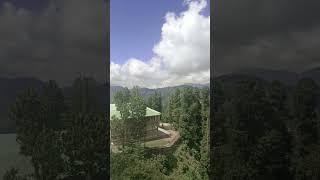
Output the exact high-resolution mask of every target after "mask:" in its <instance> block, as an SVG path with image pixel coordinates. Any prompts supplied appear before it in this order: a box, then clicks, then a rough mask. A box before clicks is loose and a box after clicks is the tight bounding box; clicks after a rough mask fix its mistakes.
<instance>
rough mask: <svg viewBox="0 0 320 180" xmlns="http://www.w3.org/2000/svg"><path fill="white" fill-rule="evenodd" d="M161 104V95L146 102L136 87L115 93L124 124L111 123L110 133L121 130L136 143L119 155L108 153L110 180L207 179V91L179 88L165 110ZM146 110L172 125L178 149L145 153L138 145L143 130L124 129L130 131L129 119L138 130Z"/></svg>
mask: <svg viewBox="0 0 320 180" xmlns="http://www.w3.org/2000/svg"><path fill="white" fill-rule="evenodd" d="M161 101H162V98H161V93H160V92H157V91H156V92H154V94H152V95H150V96H149V97H148V98H147V99H146V100H145V98H143V96H141V94H140V90H139V88H137V87H135V88H133V89H132V90H129V89H126V88H125V89H123V90H121V91H118V92H116V93H115V95H114V98H113V102H114V103H115V104H116V106H117V109H118V110H119V111H120V113H121V119H122V120H123V121H118V120H116V119H112V120H111V127H110V128H111V133H112V132H114V131H119V130H120V131H121V130H122V131H123V132H129V133H124V135H127V136H130V137H136V138H137V139H136V140H135V141H130V142H127V143H126V144H124V145H123V148H122V151H121V152H117V153H113V152H112V153H111V164H110V168H111V178H112V179H119V180H121V179H190V180H191V179H192V180H197V179H199V180H202V179H208V168H209V167H208V164H209V159H208V152H209V151H208V150H209V145H208V121H209V88H207V87H204V88H196V87H184V88H182V89H179V88H178V89H176V90H175V91H174V93H171V94H170V96H169V100H168V101H169V102H168V105H167V106H162V103H161ZM146 106H148V107H151V108H153V109H155V110H157V111H160V112H162V120H161V122H167V123H172V124H173V125H174V128H175V129H176V130H178V131H179V132H180V134H181V142H180V143H179V144H178V145H177V146H175V147H174V148H172V149H167V150H165V151H163V150H162V151H160V150H159V151H157V150H154V149H153V150H151V149H148V148H146V147H144V146H142V145H141V141H143V140H142V139H140V137H142V136H141V129H142V128H136V129H132V128H130V129H127V127H132V126H128V125H127V124H129V121H128V120H127V119H128V117H129V116H131V117H134V118H133V119H134V123H136V126H137V127H141V121H140V120H141V119H143V118H142V117H144V113H145V108H146ZM137 112H139V113H137ZM130 122H131V123H132V120H131V121H130Z"/></svg>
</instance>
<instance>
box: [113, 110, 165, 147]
mask: <svg viewBox="0 0 320 180" xmlns="http://www.w3.org/2000/svg"><path fill="white" fill-rule="evenodd" d="M145 120H146V121H145V122H146V126H145V127H146V129H145V137H144V138H145V140H149V139H153V138H157V137H158V136H159V134H158V126H159V122H160V116H150V117H146V119H145ZM111 141H113V142H114V143H117V142H118V143H119V142H121V137H120V136H119V135H118V136H115V135H113V134H111Z"/></svg>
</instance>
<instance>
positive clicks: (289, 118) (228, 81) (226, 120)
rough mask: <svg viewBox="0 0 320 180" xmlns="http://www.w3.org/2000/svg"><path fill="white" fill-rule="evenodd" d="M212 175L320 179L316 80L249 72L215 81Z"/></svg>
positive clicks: (319, 127)
mask: <svg viewBox="0 0 320 180" xmlns="http://www.w3.org/2000/svg"><path fill="white" fill-rule="evenodd" d="M214 85H215V89H214V92H215V93H214V107H213V109H212V110H213V111H214V112H213V113H214V117H213V118H214V121H212V126H211V127H213V128H212V129H211V131H212V133H213V137H211V138H212V139H214V140H213V141H212V143H213V144H212V146H213V149H212V151H211V157H212V158H213V159H212V166H211V167H212V169H211V170H212V176H213V177H215V179H221V180H224V179H248V180H251V179H252V180H255V179H262V180H263V179H265V180H267V179H288V180H291V179H296V180H305V179H319V178H320V175H319V172H320V171H319V170H320V169H319V164H320V154H319V152H320V143H319V142H320V141H319V140H320V115H319V114H320V113H319V112H320V111H319V104H320V103H319V97H320V89H319V84H317V83H316V81H315V80H313V79H309V78H303V79H300V80H298V81H297V82H296V83H295V84H290V85H288V84H285V83H282V82H280V81H266V80H263V79H262V78H254V77H252V76H246V77H242V79H237V78H234V77H231V76H229V77H228V78H217V79H216V80H215V81H214Z"/></svg>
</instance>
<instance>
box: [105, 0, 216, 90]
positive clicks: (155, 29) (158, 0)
mask: <svg viewBox="0 0 320 180" xmlns="http://www.w3.org/2000/svg"><path fill="white" fill-rule="evenodd" d="M110 6H111V23H110V26H111V32H110V35H111V37H110V38H111V42H110V43H111V44H110V46H111V49H110V50H111V57H110V58H111V59H110V60H111V64H110V79H111V84H113V85H120V86H127V87H129V88H130V87H132V86H141V87H148V88H158V87H168V86H176V85H181V84H187V83H194V84H204V83H209V81H210V8H209V7H210V4H209V2H208V1H207V0H185V1H184V0H135V1H128V0H111V5H110Z"/></svg>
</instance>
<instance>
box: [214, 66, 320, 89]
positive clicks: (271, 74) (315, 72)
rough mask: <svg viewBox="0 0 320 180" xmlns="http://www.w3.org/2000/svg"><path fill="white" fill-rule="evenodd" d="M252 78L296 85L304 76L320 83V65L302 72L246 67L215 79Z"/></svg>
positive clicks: (237, 79)
mask: <svg viewBox="0 0 320 180" xmlns="http://www.w3.org/2000/svg"><path fill="white" fill-rule="evenodd" d="M252 78H258V79H261V80H265V81H269V82H270V81H274V80H278V81H280V82H282V83H284V84H286V85H294V84H296V83H297V82H298V81H299V79H302V78H312V79H313V80H315V81H316V82H317V83H318V84H319V85H320V67H319V68H314V69H311V70H308V71H305V72H302V73H296V72H290V71H285V70H269V69H262V68H254V69H244V70H240V71H237V72H234V73H231V74H226V75H221V76H218V77H216V78H215V79H216V80H223V81H230V82H231V81H239V80H244V79H252Z"/></svg>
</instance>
